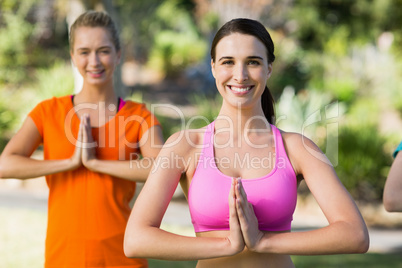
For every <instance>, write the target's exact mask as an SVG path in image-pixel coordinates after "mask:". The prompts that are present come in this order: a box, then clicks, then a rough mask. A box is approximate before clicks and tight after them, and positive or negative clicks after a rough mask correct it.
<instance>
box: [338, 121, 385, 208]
mask: <svg viewBox="0 0 402 268" xmlns="http://www.w3.org/2000/svg"><path fill="white" fill-rule="evenodd" d="M385 143H386V139H385V138H384V137H383V136H382V135H381V134H380V133H379V132H378V129H377V127H376V126H375V125H366V126H362V125H360V126H358V127H351V126H346V127H342V128H341V129H340V131H339V162H338V163H339V164H338V166H337V167H335V170H336V172H337V174H338V176H339V178H340V179H341V181H342V183H343V184H344V185H345V187H346V188H347V189H348V190H349V191H350V193H351V194H352V196H353V197H354V198H355V199H357V200H360V201H366V202H372V201H381V199H382V192H383V190H384V184H385V179H386V174H387V173H388V168H389V166H390V165H391V162H392V159H391V156H390V154H388V153H386V152H385V151H384V145H385Z"/></svg>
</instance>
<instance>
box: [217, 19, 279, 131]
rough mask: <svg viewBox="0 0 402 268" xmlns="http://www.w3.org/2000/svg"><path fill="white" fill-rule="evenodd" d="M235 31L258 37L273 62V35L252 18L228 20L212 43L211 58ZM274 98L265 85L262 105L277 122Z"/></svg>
mask: <svg viewBox="0 0 402 268" xmlns="http://www.w3.org/2000/svg"><path fill="white" fill-rule="evenodd" d="M233 33H241V34H247V35H252V36H254V37H256V38H258V39H259V40H260V41H261V42H262V43H263V44H264V46H265V48H266V49H267V56H268V64H271V63H273V62H274V60H275V55H274V42H273V41H272V39H271V35H270V34H269V33H268V31H267V29H266V28H265V27H264V25H262V24H261V23H260V22H258V21H256V20H251V19H243V18H239V19H233V20H231V21H228V22H226V23H225V24H224V25H223V26H222V27H221V28H220V29H219V31H218V32H217V33H216V34H215V37H214V40H213V41H212V45H211V58H212V60H213V61H214V62H215V55H216V51H215V49H216V45H217V44H218V43H219V41H220V40H221V39H222V38H224V37H226V36H228V35H231V34H233ZM274 103H275V102H274V98H273V97H272V94H271V91H270V90H269V89H268V87H267V86H266V85H265V90H264V92H263V93H262V96H261V106H262V110H263V112H264V115H265V117H266V118H267V120H268V122H269V123H270V124H274V123H275V122H274V121H275V108H274Z"/></svg>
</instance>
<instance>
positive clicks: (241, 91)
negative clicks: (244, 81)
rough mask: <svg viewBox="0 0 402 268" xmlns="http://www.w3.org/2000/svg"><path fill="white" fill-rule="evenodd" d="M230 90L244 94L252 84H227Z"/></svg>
mask: <svg viewBox="0 0 402 268" xmlns="http://www.w3.org/2000/svg"><path fill="white" fill-rule="evenodd" d="M229 88H230V90H231V91H232V92H234V93H236V94H245V93H247V92H249V91H250V90H251V89H252V88H253V86H242V87H238V86H229Z"/></svg>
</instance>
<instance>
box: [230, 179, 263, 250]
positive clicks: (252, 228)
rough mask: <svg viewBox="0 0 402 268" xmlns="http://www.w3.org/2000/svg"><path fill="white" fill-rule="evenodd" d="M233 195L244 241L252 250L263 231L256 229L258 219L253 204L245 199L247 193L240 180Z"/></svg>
mask: <svg viewBox="0 0 402 268" xmlns="http://www.w3.org/2000/svg"><path fill="white" fill-rule="evenodd" d="M235 195H236V211H237V215H238V219H239V223H240V228H241V232H242V235H243V239H244V242H245V243H246V246H247V247H248V248H249V249H251V250H254V249H255V248H256V247H257V246H258V243H259V241H260V240H261V238H262V236H263V233H262V232H261V231H260V230H259V229H258V219H257V217H256V215H255V213H254V209H253V205H252V204H251V203H250V202H248V200H247V194H246V191H245V189H244V187H243V184H242V182H241V180H237V183H236V185H235Z"/></svg>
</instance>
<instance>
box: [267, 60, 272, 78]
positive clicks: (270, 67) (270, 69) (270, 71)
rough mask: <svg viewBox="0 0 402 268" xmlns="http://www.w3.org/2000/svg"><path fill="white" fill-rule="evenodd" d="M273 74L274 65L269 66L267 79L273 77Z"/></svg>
mask: <svg viewBox="0 0 402 268" xmlns="http://www.w3.org/2000/svg"><path fill="white" fill-rule="evenodd" d="M271 74H272V63H270V64H268V74H267V79H269V78H270V77H271Z"/></svg>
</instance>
